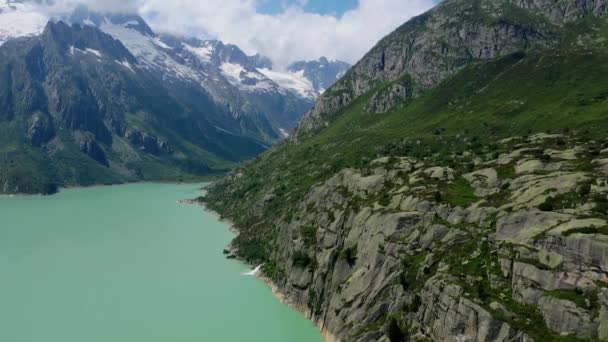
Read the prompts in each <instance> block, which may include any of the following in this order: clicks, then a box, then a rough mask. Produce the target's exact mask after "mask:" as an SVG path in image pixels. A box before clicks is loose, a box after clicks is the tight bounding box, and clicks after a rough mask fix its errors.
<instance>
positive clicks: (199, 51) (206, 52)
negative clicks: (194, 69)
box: [184, 44, 213, 62]
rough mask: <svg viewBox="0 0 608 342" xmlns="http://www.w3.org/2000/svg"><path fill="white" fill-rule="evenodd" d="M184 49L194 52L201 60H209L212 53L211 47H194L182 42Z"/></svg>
mask: <svg viewBox="0 0 608 342" xmlns="http://www.w3.org/2000/svg"><path fill="white" fill-rule="evenodd" d="M184 48H186V50H188V51H190V52H192V53H193V54H195V55H196V56H197V57H198V58H199V59H200V60H201V62H211V56H212V55H213V47H211V46H208V45H205V46H203V47H194V46H192V45H188V44H184Z"/></svg>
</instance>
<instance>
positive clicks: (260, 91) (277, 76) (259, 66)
mask: <svg viewBox="0 0 608 342" xmlns="http://www.w3.org/2000/svg"><path fill="white" fill-rule="evenodd" d="M0 1H4V2H2V3H0V44H2V43H3V42H4V41H6V40H9V39H12V38H16V37H22V36H32V35H37V34H40V33H41V32H42V30H43V28H44V26H45V25H46V22H47V21H48V18H47V17H46V16H45V15H44V14H42V12H41V11H40V7H39V6H40V4H39V3H40V1H27V0H0ZM54 20H63V21H66V22H68V23H77V24H80V25H85V26H93V27H96V28H98V29H100V30H102V31H103V32H105V33H107V34H109V35H111V36H112V37H114V38H115V39H117V40H119V41H120V42H121V43H122V44H123V45H124V46H125V47H126V48H127V49H128V50H129V51H130V52H131V53H132V54H133V56H135V58H136V60H137V61H136V63H127V62H125V61H119V62H120V63H122V64H123V66H124V67H125V68H126V69H128V70H129V71H130V72H135V71H137V70H138V69H140V68H141V69H142V70H146V71H151V72H153V73H154V74H155V75H157V77H159V78H160V79H162V81H163V82H164V83H165V84H166V85H168V86H171V87H172V89H173V91H174V95H176V96H181V97H187V96H190V97H191V96H192V93H193V92H192V88H200V90H202V91H204V92H205V93H207V94H209V95H210V97H211V98H212V99H213V100H214V101H215V102H216V103H217V104H219V105H220V106H223V107H224V108H225V109H226V110H227V111H228V112H230V113H232V115H233V116H234V117H242V116H249V117H253V118H254V121H264V120H263V119H261V117H262V116H265V117H267V118H268V119H269V121H270V122H271V125H272V126H273V128H272V129H271V130H272V131H274V133H268V137H269V140H272V139H273V136H276V137H280V136H284V132H285V131H289V130H291V129H292V128H294V127H295V126H296V125H297V123H298V121H299V120H300V118H301V117H302V115H303V114H304V113H305V112H306V111H307V110H308V109H310V107H311V106H312V104H313V103H314V101H315V99H316V98H317V97H318V96H319V95H320V94H321V93H323V91H324V90H325V89H326V88H328V87H329V86H331V84H333V82H335V81H337V79H339V78H340V76H341V75H343V74H344V71H345V70H346V69H347V68H348V64H346V63H343V62H337V61H336V62H329V61H328V60H327V59H325V58H321V59H320V60H319V61H312V62H297V63H294V64H293V65H291V66H290V67H289V68H288V69H287V70H279V69H275V68H274V67H273V64H272V61H271V60H270V59H268V58H267V57H265V56H262V55H259V54H256V55H253V56H248V55H246V54H245V53H244V52H243V51H242V50H241V49H240V48H239V47H237V46H235V45H232V44H224V43H223V42H221V41H218V40H206V41H205V40H199V39H192V38H181V37H176V36H171V35H166V34H163V35H160V34H156V33H155V32H154V31H153V30H152V28H150V26H148V24H147V23H146V22H145V20H144V19H142V18H141V17H140V16H138V15H134V14H103V13H97V12H94V11H90V10H89V9H87V7H85V6H79V7H77V8H76V9H75V10H74V11H73V12H72V13H69V14H64V15H60V16H59V17H58V18H54ZM184 88H188V89H190V91H184ZM195 92H196V91H195ZM188 100H189V101H192V102H196V101H195V99H192V98H191V99H188ZM256 117H260V119H259V120H258V119H255V118H256Z"/></svg>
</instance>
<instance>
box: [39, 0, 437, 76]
mask: <svg viewBox="0 0 608 342" xmlns="http://www.w3.org/2000/svg"><path fill="white" fill-rule="evenodd" d="M38 2H39V3H42V5H41V6H40V8H41V10H42V11H45V12H46V13H49V14H56V13H59V12H67V11H69V10H70V9H71V8H74V7H75V6H76V5H77V4H85V5H87V6H89V7H90V8H91V9H93V10H97V11H110V12H132V13H139V14H141V15H142V16H143V17H144V18H145V19H146V20H147V21H148V22H149V23H150V24H151V26H152V27H153V28H154V29H155V30H157V31H160V32H170V33H174V34H181V35H186V36H199V37H201V36H202V37H204V38H216V39H220V40H223V41H225V42H229V43H233V44H236V45H238V46H240V47H241V48H242V49H244V50H245V51H246V52H248V53H255V52H259V53H261V54H264V55H267V56H269V57H271V58H272V59H273V60H274V62H275V63H276V64H277V65H279V66H286V65H287V64H289V63H290V62H293V61H296V60H303V59H306V60H310V59H316V58H318V57H320V56H327V57H329V58H335V59H340V60H345V61H348V62H351V63H352V62H356V61H357V60H358V59H359V58H361V57H362V56H363V54H364V53H365V52H366V51H368V50H369V49H370V48H371V47H372V46H373V44H375V42H377V41H378V40H379V39H380V38H382V37H383V36H384V35H386V34H388V33H390V32H391V31H392V30H394V29H395V28H397V27H398V26H399V25H400V24H402V23H403V22H405V21H407V20H408V19H409V18H411V17H413V16H415V15H417V14H420V13H422V12H424V11H425V10H427V9H429V8H431V7H432V6H433V4H434V1H433V0H408V1H404V0H359V3H358V6H357V7H356V8H354V9H352V10H349V11H347V12H345V13H343V14H342V15H340V16H337V15H329V14H325V15H323V14H317V13H310V12H306V11H305V10H304V9H303V5H304V3H305V2H302V1H294V2H292V4H291V5H289V6H286V7H284V9H283V11H281V12H280V13H278V14H274V15H271V14H264V13H262V12H261V11H260V10H259V8H260V4H261V0H205V1H200V0H175V1H166V0H104V1H98V0H40V1H38Z"/></svg>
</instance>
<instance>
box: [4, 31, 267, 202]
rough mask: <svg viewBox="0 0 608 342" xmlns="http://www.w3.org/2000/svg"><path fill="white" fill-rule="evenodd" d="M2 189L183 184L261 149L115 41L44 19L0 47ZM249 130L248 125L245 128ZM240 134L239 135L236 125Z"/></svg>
mask: <svg viewBox="0 0 608 342" xmlns="http://www.w3.org/2000/svg"><path fill="white" fill-rule="evenodd" d="M0 56H1V58H0V75H1V76H0V113H1V115H0V130H1V131H2V134H0V136H1V138H0V140H1V143H2V144H1V146H2V153H1V158H0V169H2V172H1V173H0V184H2V185H3V186H2V192H4V193H15V192H27V193H30V192H44V193H47V192H53V191H54V189H55V188H56V187H57V186H68V185H76V184H79V185H87V184H95V183H116V182H123V181H132V180H142V179H143V180H148V179H167V180H171V179H178V178H191V177H192V176H193V175H209V174H214V173H218V172H221V171H223V170H226V169H227V168H229V167H230V166H231V165H233V164H234V163H236V162H238V161H240V160H243V159H247V158H251V157H253V156H255V155H256V154H258V153H260V152H262V151H263V150H265V149H266V148H267V145H266V141H267V140H266V137H265V136H264V135H263V131H261V132H262V133H258V134H257V135H255V134H254V133H255V132H259V131H256V130H254V129H253V128H252V129H250V130H249V131H247V126H249V127H264V126H265V127H266V128H267V132H273V130H272V126H271V124H270V122H269V121H268V120H266V121H264V120H265V119H264V117H259V118H256V120H259V121H252V120H251V118H249V117H235V116H233V115H232V113H230V112H227V111H225V110H224V109H223V108H221V107H218V106H216V105H215V103H214V100H213V98H211V96H209V95H208V94H207V93H205V92H202V91H199V92H197V93H195V92H194V90H192V89H188V88H183V89H184V91H190V92H191V93H190V94H192V96H196V97H197V101H196V103H194V102H190V103H189V102H186V98H185V97H177V96H175V95H172V91H168V88H167V85H166V83H165V82H163V81H162V80H160V79H157V78H156V76H157V75H155V74H153V73H149V72H147V71H146V68H145V67H144V66H143V65H142V63H141V62H139V61H138V60H137V58H135V56H133V55H132V54H131V52H130V51H129V50H127V49H126V48H125V47H124V45H122V43H120V42H119V41H117V40H115V39H113V38H112V37H111V36H109V35H107V34H105V33H103V32H101V31H99V30H98V29H96V28H93V27H91V26H80V25H78V24H75V25H74V26H69V25H67V24H65V23H63V22H49V24H48V25H47V26H46V28H45V29H44V32H43V33H42V34H41V35H40V36H35V37H29V38H20V39H14V40H9V41H8V42H6V43H5V44H4V45H3V46H2V47H0ZM254 125H255V126H254ZM241 127H245V128H241Z"/></svg>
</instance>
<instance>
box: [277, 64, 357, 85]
mask: <svg viewBox="0 0 608 342" xmlns="http://www.w3.org/2000/svg"><path fill="white" fill-rule="evenodd" d="M350 67H351V65H350V64H348V63H346V62H342V61H337V60H331V61H330V60H328V59H327V58H325V57H321V58H319V59H318V60H316V61H300V62H295V63H293V64H291V65H290V66H289V67H288V68H287V69H288V70H289V71H290V72H291V73H294V74H297V75H301V77H303V78H305V79H307V80H309V81H310V82H312V85H313V87H314V89H315V91H317V92H318V93H323V92H324V91H325V89H329V87H331V86H332V85H334V83H336V82H337V81H338V80H339V79H340V78H342V76H344V74H345V73H346V71H348V69H350Z"/></svg>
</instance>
